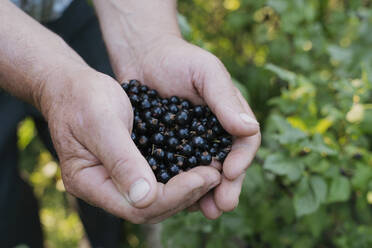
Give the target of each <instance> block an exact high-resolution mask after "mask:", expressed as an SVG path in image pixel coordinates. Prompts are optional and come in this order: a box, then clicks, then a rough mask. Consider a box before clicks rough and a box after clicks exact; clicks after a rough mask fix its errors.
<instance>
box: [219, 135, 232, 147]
mask: <svg viewBox="0 0 372 248" xmlns="http://www.w3.org/2000/svg"><path fill="white" fill-rule="evenodd" d="M220 141H221V145H222V147H227V146H230V145H231V144H232V140H231V139H230V138H227V137H222V138H221V140H220Z"/></svg>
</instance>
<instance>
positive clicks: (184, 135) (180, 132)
mask: <svg viewBox="0 0 372 248" xmlns="http://www.w3.org/2000/svg"><path fill="white" fill-rule="evenodd" d="M177 134H178V137H179V138H180V139H186V138H188V137H189V134H190V132H189V129H188V128H180V129H178V132H177Z"/></svg>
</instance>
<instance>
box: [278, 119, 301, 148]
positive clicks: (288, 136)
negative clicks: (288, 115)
mask: <svg viewBox="0 0 372 248" xmlns="http://www.w3.org/2000/svg"><path fill="white" fill-rule="evenodd" d="M272 120H273V122H274V123H275V125H276V127H277V128H278V129H279V131H280V133H279V134H276V135H274V137H275V138H276V139H277V140H278V141H279V142H280V143H281V144H293V143H297V142H298V141H299V140H301V139H303V138H305V137H306V136H307V135H306V133H304V132H303V131H301V130H300V129H298V128H294V127H292V125H291V124H290V123H289V122H288V121H287V120H286V119H284V118H283V117H282V116H279V115H274V116H272Z"/></svg>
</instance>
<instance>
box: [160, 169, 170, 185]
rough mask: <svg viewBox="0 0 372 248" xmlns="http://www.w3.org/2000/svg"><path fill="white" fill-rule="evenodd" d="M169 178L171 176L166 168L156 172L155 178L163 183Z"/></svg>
mask: <svg viewBox="0 0 372 248" xmlns="http://www.w3.org/2000/svg"><path fill="white" fill-rule="evenodd" d="M170 178H171V177H170V175H169V174H168V172H167V171H166V170H161V171H159V173H158V174H157V179H158V180H159V182H161V183H164V184H165V183H167V182H168V181H169V179H170Z"/></svg>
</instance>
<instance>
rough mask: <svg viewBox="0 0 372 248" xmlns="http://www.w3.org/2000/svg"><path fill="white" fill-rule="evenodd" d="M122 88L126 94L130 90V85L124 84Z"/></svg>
mask: <svg viewBox="0 0 372 248" xmlns="http://www.w3.org/2000/svg"><path fill="white" fill-rule="evenodd" d="M121 87H122V88H123V90H125V92H127V91H128V90H129V84H128V83H122V84H121Z"/></svg>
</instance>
